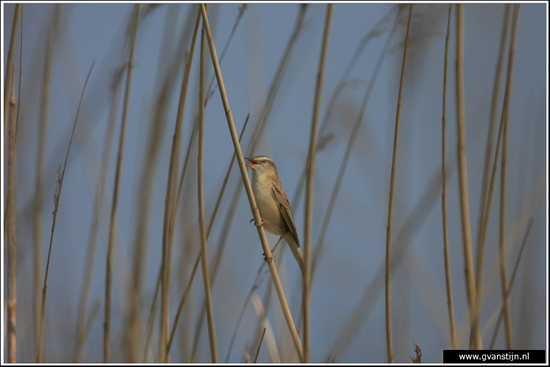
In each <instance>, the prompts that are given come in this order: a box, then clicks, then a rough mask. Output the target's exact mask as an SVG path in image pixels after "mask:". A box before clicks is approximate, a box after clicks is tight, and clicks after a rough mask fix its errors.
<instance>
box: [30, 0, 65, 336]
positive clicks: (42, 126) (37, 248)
mask: <svg viewBox="0 0 550 367" xmlns="http://www.w3.org/2000/svg"><path fill="white" fill-rule="evenodd" d="M53 11H54V14H53V16H52V19H51V21H50V25H49V28H48V31H47V35H46V50H45V55H44V69H43V79H42V96H41V98H40V123H39V126H38V146H37V150H36V182H35V183H36V184H35V194H34V212H33V215H34V217H33V224H34V232H33V238H34V292H33V298H34V299H33V303H34V328H35V330H34V332H35V334H36V338H37V340H38V329H39V319H40V280H41V278H42V224H43V223H42V208H43V206H44V160H45V158H46V138H47V135H48V116H49V114H50V111H49V106H50V84H51V73H52V64H53V51H54V45H55V38H56V37H57V24H58V23H59V12H60V5H55V8H54V10H53Z"/></svg>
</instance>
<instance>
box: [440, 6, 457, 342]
mask: <svg viewBox="0 0 550 367" xmlns="http://www.w3.org/2000/svg"><path fill="white" fill-rule="evenodd" d="M451 10H452V5H451V4H449V16H448V18H447V35H446V36H445V62H444V72H443V113H442V118H441V152H442V154H441V180H442V183H441V186H442V193H441V210H442V213H443V258H444V262H445V286H446V289H447V307H448V310H449V326H450V330H451V348H452V349H457V348H458V345H457V343H456V330H455V313H454V308H453V291H452V288H451V264H450V261H449V238H448V233H447V169H446V165H445V164H446V162H447V157H446V155H447V148H446V131H447V128H446V119H447V114H446V111H447V65H448V62H447V60H448V54H449V36H450V34H451Z"/></svg>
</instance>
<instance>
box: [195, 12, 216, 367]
mask: <svg viewBox="0 0 550 367" xmlns="http://www.w3.org/2000/svg"><path fill="white" fill-rule="evenodd" d="M205 37H206V33H205V30H204V22H203V24H202V31H201V55H200V71H199V152H198V156H197V167H198V174H197V186H198V188H197V192H198V202H199V232H200V236H201V265H202V278H203V283H204V294H205V298H206V315H207V320H208V338H209V340H210V355H211V357H212V363H218V347H217V343H216V329H215V324H214V311H213V310H212V293H211V291H210V277H209V274H208V253H207V249H206V230H205V226H204V194H203V166H202V165H203V163H202V152H203V145H204V144H203V143H204V94H205V92H204V74H205V73H206V70H205V69H206V67H205V55H204V53H205Z"/></svg>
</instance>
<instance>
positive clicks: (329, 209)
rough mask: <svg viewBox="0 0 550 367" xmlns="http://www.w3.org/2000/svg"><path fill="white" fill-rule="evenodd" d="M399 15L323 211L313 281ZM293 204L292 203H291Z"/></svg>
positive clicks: (379, 59) (314, 259)
mask: <svg viewBox="0 0 550 367" xmlns="http://www.w3.org/2000/svg"><path fill="white" fill-rule="evenodd" d="M399 14H400V13H399V12H398V13H397V14H396V17H395V21H394V24H393V27H392V30H391V31H390V33H389V34H388V38H386V42H385V43H384V46H383V48H382V52H381V53H380V56H379V57H378V60H377V62H376V66H375V67H374V70H373V72H372V76H371V78H370V80H371V82H370V83H369V85H368V87H367V90H366V91H365V94H364V96H363V101H362V102H361V107H360V113H359V115H358V116H357V120H355V124H354V125H353V128H352V130H351V133H350V135H349V138H348V143H347V145H346V151H345V153H344V156H343V158H342V163H341V164H340V169H339V170H338V174H337V176H336V182H335V183H334V187H333V189H332V193H331V195H330V199H329V203H328V206H327V210H326V211H325V215H324V217H323V222H322V224H321V233H320V234H319V240H318V241H317V247H316V249H315V253H314V254H313V260H312V262H311V263H312V268H311V273H312V279H313V275H315V271H316V270H317V263H318V260H319V257H320V256H321V253H322V251H323V247H324V243H325V237H326V233H327V230H328V227H329V223H330V219H331V218H332V213H333V210H334V206H335V205H336V200H337V198H338V194H339V193H340V186H341V184H342V180H343V179H344V173H345V172H346V168H347V166H348V161H349V157H350V156H351V151H352V149H353V145H354V144H355V139H356V138H357V136H358V132H359V128H360V127H361V124H362V122H363V115H364V113H365V110H366V107H367V103H368V101H369V98H370V94H371V92H372V90H373V88H374V85H375V82H376V79H377V78H378V75H379V74H380V69H381V67H382V64H383V61H384V59H385V57H386V55H387V54H388V50H389V46H390V43H391V40H392V37H393V35H394V34H395V30H396V29H397V25H398V22H399ZM344 75H345V74H344ZM342 80H344V79H342ZM323 125H324V124H323ZM321 130H323V126H321ZM304 177H305V176H304ZM300 186H301V185H300ZM296 202H297V200H296ZM293 204H294V202H293Z"/></svg>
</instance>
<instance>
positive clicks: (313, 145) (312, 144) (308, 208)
mask: <svg viewBox="0 0 550 367" xmlns="http://www.w3.org/2000/svg"><path fill="white" fill-rule="evenodd" d="M333 6H334V5H333V4H328V5H327V14H326V20H325V32H324V35H323V44H322V49H321V55H320V58H319V69H318V71H317V82H316V87H315V99H314V102H313V118H312V120H311V133H310V136H309V152H308V162H309V164H308V167H307V181H306V205H305V236H304V257H305V259H304V260H305V274H304V281H303V282H304V295H303V304H304V310H303V312H304V362H305V363H309V362H310V359H311V357H310V343H311V341H310V340H311V336H310V332H311V325H310V302H311V233H312V219H311V216H312V211H313V179H314V170H315V154H316V151H317V125H318V123H319V111H320V109H321V96H322V91H323V79H324V75H325V63H326V58H327V52H328V40H329V36H330V26H331V22H332V11H333Z"/></svg>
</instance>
